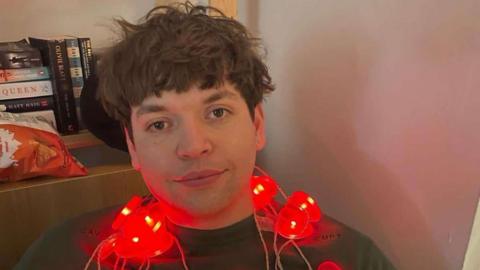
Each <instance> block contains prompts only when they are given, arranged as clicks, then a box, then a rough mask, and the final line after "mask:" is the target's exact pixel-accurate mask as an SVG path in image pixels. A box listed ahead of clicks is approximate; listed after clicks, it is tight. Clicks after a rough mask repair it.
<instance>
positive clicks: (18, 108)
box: [0, 96, 53, 113]
mask: <svg viewBox="0 0 480 270" xmlns="http://www.w3.org/2000/svg"><path fill="white" fill-rule="evenodd" d="M44 110H53V96H47V97H35V98H22V99H13V100H3V101H0V111H2V112H11V113H21V112H32V111H44Z"/></svg>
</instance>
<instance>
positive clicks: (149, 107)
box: [135, 91, 238, 118]
mask: <svg viewBox="0 0 480 270" xmlns="http://www.w3.org/2000/svg"><path fill="white" fill-rule="evenodd" d="M224 98H227V99H237V98H238V95H237V94H235V93H232V92H228V91H220V92H216V93H214V94H212V95H210V96H208V97H207V98H206V99H205V100H204V101H203V104H210V103H213V102H215V101H218V100H221V99H224ZM165 111H167V108H166V107H165V106H163V105H158V104H144V105H141V106H140V108H139V109H138V111H137V112H136V113H135V115H136V116H137V118H140V116H142V115H144V114H148V113H158V112H165Z"/></svg>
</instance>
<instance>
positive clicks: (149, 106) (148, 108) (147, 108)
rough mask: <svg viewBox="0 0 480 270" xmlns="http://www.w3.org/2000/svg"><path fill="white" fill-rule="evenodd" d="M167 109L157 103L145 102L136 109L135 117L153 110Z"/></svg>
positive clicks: (153, 111) (162, 110) (161, 110)
mask: <svg viewBox="0 0 480 270" xmlns="http://www.w3.org/2000/svg"><path fill="white" fill-rule="evenodd" d="M164 111H167V108H165V106H162V105H157V104H146V105H141V106H140V108H139V109H138V111H137V112H136V113H135V115H136V116H137V118H140V116H142V115H144V114H147V113H155V112H164Z"/></svg>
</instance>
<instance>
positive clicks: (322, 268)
mask: <svg viewBox="0 0 480 270" xmlns="http://www.w3.org/2000/svg"><path fill="white" fill-rule="evenodd" d="M317 270H342V268H341V267H340V266H338V264H336V263H334V262H332V261H324V262H322V263H321V264H320V265H318V268H317Z"/></svg>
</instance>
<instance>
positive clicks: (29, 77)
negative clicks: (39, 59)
mask: <svg viewBox="0 0 480 270" xmlns="http://www.w3.org/2000/svg"><path fill="white" fill-rule="evenodd" d="M49 78H50V72H49V71H48V68H47V67H34V68H16V69H0V83H10V82H24V81H36V80H48V79H49Z"/></svg>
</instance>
